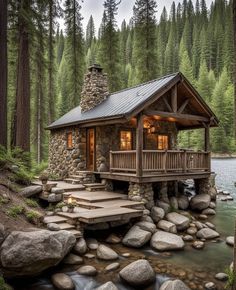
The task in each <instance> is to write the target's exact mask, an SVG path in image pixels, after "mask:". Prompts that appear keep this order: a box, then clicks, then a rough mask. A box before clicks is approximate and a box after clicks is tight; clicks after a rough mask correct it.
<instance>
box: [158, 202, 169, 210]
mask: <svg viewBox="0 0 236 290" xmlns="http://www.w3.org/2000/svg"><path fill="white" fill-rule="evenodd" d="M157 206H158V207H160V208H162V209H164V211H165V213H168V212H169V211H170V205H169V204H168V203H167V202H164V201H162V200H158V201H157Z"/></svg>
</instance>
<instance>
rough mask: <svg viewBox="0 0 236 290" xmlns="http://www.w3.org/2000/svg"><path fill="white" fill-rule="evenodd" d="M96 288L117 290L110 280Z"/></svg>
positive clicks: (98, 289) (99, 289)
mask: <svg viewBox="0 0 236 290" xmlns="http://www.w3.org/2000/svg"><path fill="white" fill-rule="evenodd" d="M96 290H118V288H117V287H116V285H115V284H113V283H112V282H111V281H108V282H107V283H105V284H102V285H101V286H99V287H98V288H96Z"/></svg>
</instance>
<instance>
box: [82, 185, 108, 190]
mask: <svg viewBox="0 0 236 290" xmlns="http://www.w3.org/2000/svg"><path fill="white" fill-rule="evenodd" d="M84 186H85V189H86V190H88V191H98V190H105V189H106V186H105V185H104V184H102V183H84Z"/></svg>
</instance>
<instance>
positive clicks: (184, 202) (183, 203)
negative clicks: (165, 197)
mask: <svg viewBox="0 0 236 290" xmlns="http://www.w3.org/2000/svg"><path fill="white" fill-rule="evenodd" d="M178 206H179V209H182V210H186V209H187V208H188V207H189V199H188V197H187V196H186V195H181V196H180V197H179V198H178Z"/></svg>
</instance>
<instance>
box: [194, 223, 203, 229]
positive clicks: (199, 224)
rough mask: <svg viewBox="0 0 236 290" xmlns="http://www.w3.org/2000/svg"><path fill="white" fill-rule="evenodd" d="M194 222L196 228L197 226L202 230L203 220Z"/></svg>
mask: <svg viewBox="0 0 236 290" xmlns="http://www.w3.org/2000/svg"><path fill="white" fill-rule="evenodd" d="M194 223H195V226H196V228H197V229H198V230H201V229H203V228H204V225H203V223H201V222H199V221H196V222H194Z"/></svg>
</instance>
